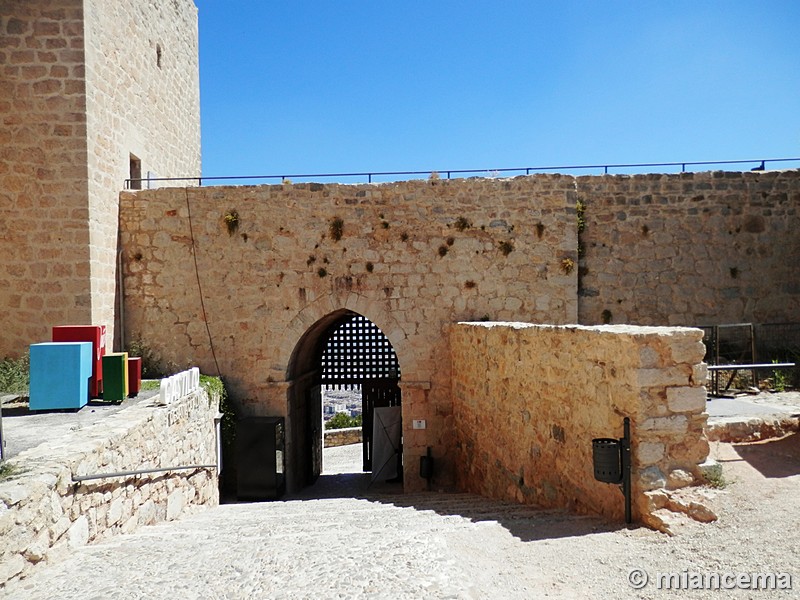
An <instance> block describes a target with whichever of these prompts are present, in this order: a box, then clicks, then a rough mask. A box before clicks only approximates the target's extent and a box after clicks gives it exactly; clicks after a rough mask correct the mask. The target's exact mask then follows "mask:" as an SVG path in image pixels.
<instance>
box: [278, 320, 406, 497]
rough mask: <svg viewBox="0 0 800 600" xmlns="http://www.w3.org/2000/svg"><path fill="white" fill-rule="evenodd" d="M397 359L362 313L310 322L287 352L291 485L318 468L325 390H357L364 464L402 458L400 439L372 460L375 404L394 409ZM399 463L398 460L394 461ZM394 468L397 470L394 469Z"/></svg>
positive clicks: (309, 480)
mask: <svg viewBox="0 0 800 600" xmlns="http://www.w3.org/2000/svg"><path fill="white" fill-rule="evenodd" d="M400 375H401V373H400V364H399V361H398V358H397V355H396V353H395V351H394V348H393V347H392V344H391V342H390V341H389V339H388V338H387V337H386V336H385V335H384V334H383V332H382V331H381V330H380V329H379V328H378V327H377V326H376V325H375V324H374V323H372V322H371V321H370V320H369V319H367V318H366V317H365V316H363V315H361V314H359V313H356V312H354V311H351V310H347V309H340V310H337V311H334V312H332V313H330V314H328V315H326V316H325V317H323V318H322V319H320V320H318V321H317V322H316V323H314V325H312V326H311V327H310V328H309V329H308V330H307V331H306V333H305V334H304V335H303V336H302V337H301V338H300V340H299V341H298V343H297V345H296V346H295V349H294V352H293V353H292V358H291V361H290V362H289V368H288V372H287V382H288V383H289V387H288V391H287V395H288V397H287V401H288V407H287V408H288V410H287V414H288V434H289V442H290V444H291V446H292V449H293V451H292V452H290V454H289V456H290V457H291V458H290V464H289V465H288V469H287V471H288V472H287V477H288V480H289V488H290V489H299V488H301V487H303V486H306V485H310V484H312V483H313V482H314V481H315V480H316V478H317V477H318V476H319V475H320V473H321V471H322V427H323V425H322V394H323V390H324V389H351V390H357V389H360V391H361V396H362V415H363V418H362V439H363V465H362V466H363V469H364V471H372V470H373V469H375V468H383V467H384V465H383V462H385V461H386V460H397V461H398V463H399V462H400V461H401V459H402V450H401V446H400V440H399V439H395V440H391V442H390V454H389V455H388V457H386V458H383V457H382V458H381V459H380V462H381V464H374V460H373V459H374V458H375V454H374V453H375V449H376V447H377V446H379V444H380V440H377V442H376V440H375V439H374V437H373V424H374V422H375V414H376V409H378V410H388V411H392V410H393V411H395V412H396V413H398V415H397V416H398V418H399V407H400V403H401V393H400V388H399V386H398V383H399V381H400ZM398 466H399V465H398ZM398 472H402V471H401V469H398Z"/></svg>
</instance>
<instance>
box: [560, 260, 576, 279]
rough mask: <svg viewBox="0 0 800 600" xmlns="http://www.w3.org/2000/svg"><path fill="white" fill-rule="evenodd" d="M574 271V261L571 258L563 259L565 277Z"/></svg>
mask: <svg viewBox="0 0 800 600" xmlns="http://www.w3.org/2000/svg"><path fill="white" fill-rule="evenodd" d="M574 270H575V261H574V260H572V259H571V258H569V257H567V258H562V259H561V272H562V273H564V275H569V274H570V273H572V271H574Z"/></svg>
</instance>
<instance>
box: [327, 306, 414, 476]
mask: <svg viewBox="0 0 800 600" xmlns="http://www.w3.org/2000/svg"><path fill="white" fill-rule="evenodd" d="M321 366H322V376H321V382H320V383H321V384H322V385H325V386H331V387H333V388H334V389H356V388H358V387H360V388H361V410H362V421H361V432H362V438H363V445H364V456H363V468H364V470H365V471H371V470H372V442H373V440H372V424H373V415H374V411H375V408H378V407H383V406H399V405H400V388H399V387H398V385H397V384H398V381H399V380H400V364H399V363H398V361H397V355H396V354H395V352H394V349H393V348H392V344H391V342H389V339H388V338H387V337H386V336H385V335H384V334H383V332H382V331H381V330H380V329H379V328H378V327H377V326H376V325H375V324H374V323H373V322H372V321H370V320H369V319H367V318H366V317H363V316H361V315H353V316H352V317H350V318H348V319H347V320H346V321H344V322H343V323H341V324H340V325H339V326H338V327H337V328H336V329H335V330H334V331H333V333H331V335H330V337H329V338H328V341H327V343H326V345H325V349H324V350H323V353H322V358H321Z"/></svg>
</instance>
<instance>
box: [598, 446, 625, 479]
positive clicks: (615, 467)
mask: <svg viewBox="0 0 800 600" xmlns="http://www.w3.org/2000/svg"><path fill="white" fill-rule="evenodd" d="M592 462H593V463H594V478H595V479H597V481H602V482H603V483H622V444H621V443H620V441H619V440H615V439H613V438H595V439H593V440H592Z"/></svg>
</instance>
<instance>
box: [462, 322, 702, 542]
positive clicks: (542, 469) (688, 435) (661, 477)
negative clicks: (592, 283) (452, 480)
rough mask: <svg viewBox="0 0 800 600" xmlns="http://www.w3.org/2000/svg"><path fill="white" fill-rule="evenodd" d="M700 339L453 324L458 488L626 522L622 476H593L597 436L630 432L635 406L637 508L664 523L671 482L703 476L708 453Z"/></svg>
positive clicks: (650, 332) (633, 331)
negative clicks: (608, 479)
mask: <svg viewBox="0 0 800 600" xmlns="http://www.w3.org/2000/svg"><path fill="white" fill-rule="evenodd" d="M701 339H702V332H701V331H700V330H699V329H689V328H661V327H635V326H622V325H619V326H598V327H582V326H563V327H555V326H539V325H530V324H525V323H459V324H457V325H454V326H453V327H452V329H451V335H450V341H451V350H452V363H453V368H452V377H453V402H454V415H455V425H456V436H457V439H458V453H459V461H458V465H459V470H458V473H457V477H458V483H459V486H460V487H461V488H462V489H464V490H465V491H470V492H474V493H478V494H481V495H484V496H488V497H492V498H501V499H510V500H515V501H518V502H524V503H530V504H535V505H538V506H542V507H550V508H555V507H558V508H566V509H568V510H571V511H575V512H579V513H599V514H602V515H606V516H608V517H610V518H612V519H615V520H622V519H623V518H624V503H623V496H622V494H621V493H620V490H619V488H618V486H616V485H609V484H606V483H600V482H598V481H596V480H595V479H594V473H593V465H592V439H593V438H601V437H606V438H620V437H622V434H623V417H625V416H627V417H630V419H631V437H632V452H633V458H632V490H633V516H634V519H635V520H637V521H640V522H644V523H646V524H648V525H651V526H653V527H656V528H660V526H661V520H660V518H659V517H658V516H657V515H656V514H655V513H656V511H657V510H659V509H661V508H663V507H664V506H667V505H668V501H669V498H670V492H669V490H672V489H676V488H680V487H685V486H687V485H691V484H693V483H695V481H696V480H698V479H699V477H700V467H699V465H700V464H701V463H702V462H703V461H704V460H705V459H706V457H707V455H708V450H709V448H708V442H707V440H706V438H705V436H704V433H703V427H704V425H705V422H706V418H707V415H706V414H705V412H704V411H705V402H706V400H705V398H706V396H705V389H704V387H703V385H704V383H705V381H706V368H705V365H703V364H702V362H701V361H702V359H703V354H704V350H705V349H704V346H703V344H702V342H701ZM712 516H713V515H712Z"/></svg>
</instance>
